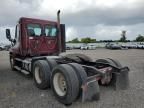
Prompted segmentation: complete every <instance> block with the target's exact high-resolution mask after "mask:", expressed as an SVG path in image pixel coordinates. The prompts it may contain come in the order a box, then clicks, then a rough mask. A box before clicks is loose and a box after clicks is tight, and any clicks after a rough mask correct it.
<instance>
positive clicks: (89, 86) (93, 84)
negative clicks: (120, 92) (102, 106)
mask: <svg viewBox="0 0 144 108" xmlns="http://www.w3.org/2000/svg"><path fill="white" fill-rule="evenodd" d="M99 99H100V89H99V84H98V81H97V80H96V77H92V78H88V79H87V81H86V82H85V83H84V84H83V85H82V102H85V101H94V100H99Z"/></svg>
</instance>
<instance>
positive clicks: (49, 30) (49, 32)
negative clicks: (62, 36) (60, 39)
mask: <svg viewBox="0 0 144 108" xmlns="http://www.w3.org/2000/svg"><path fill="white" fill-rule="evenodd" d="M45 35H46V36H51V37H55V36H56V35H57V28H56V26H51V25H46V26H45Z"/></svg>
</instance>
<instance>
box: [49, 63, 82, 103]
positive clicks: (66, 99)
mask: <svg viewBox="0 0 144 108" xmlns="http://www.w3.org/2000/svg"><path fill="white" fill-rule="evenodd" d="M51 87H52V90H53V92H54V95H55V97H56V98H57V100H58V101H59V102H61V103H63V104H65V105H70V104H72V102H73V101H74V100H76V98H77V96H78V94H79V88H80V85H79V79H78V76H77V74H76V72H75V70H74V69H73V68H72V67H71V66H70V65H68V64H61V65H58V66H56V67H55V68H54V70H53V72H52V77H51Z"/></svg>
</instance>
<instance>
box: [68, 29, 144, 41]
mask: <svg viewBox="0 0 144 108" xmlns="http://www.w3.org/2000/svg"><path fill="white" fill-rule="evenodd" d="M96 42H131V41H130V40H127V37H126V31H125V30H123V31H122V33H121V38H120V39H119V40H100V41H96V39H93V38H90V37H86V38H81V39H80V40H79V39H78V38H74V39H72V40H71V41H68V43H96ZM133 42H144V36H143V35H141V34H139V35H138V36H137V37H136V39H135V40H133Z"/></svg>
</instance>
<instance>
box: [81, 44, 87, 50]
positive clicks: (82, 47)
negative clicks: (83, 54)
mask: <svg viewBox="0 0 144 108" xmlns="http://www.w3.org/2000/svg"><path fill="white" fill-rule="evenodd" d="M80 49H81V50H88V46H87V45H82V46H81V47H80Z"/></svg>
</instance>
